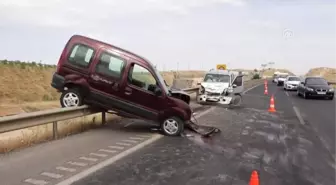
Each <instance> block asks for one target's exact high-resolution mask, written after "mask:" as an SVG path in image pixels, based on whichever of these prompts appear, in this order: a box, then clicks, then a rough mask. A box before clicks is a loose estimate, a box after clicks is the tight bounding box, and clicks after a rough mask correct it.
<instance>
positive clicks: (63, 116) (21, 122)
mask: <svg viewBox="0 0 336 185" xmlns="http://www.w3.org/2000/svg"><path fill="white" fill-rule="evenodd" d="M182 90H183V91H185V92H188V93H194V92H197V90H198V87H196V88H187V89H182ZM96 113H101V114H102V124H105V121H106V113H105V112H101V111H99V110H95V109H92V108H90V107H89V106H87V105H84V106H80V107H67V108H57V109H50V110H43V111H37V112H31V113H23V114H17V115H12V116H5V117H1V118H0V134H1V133H5V132H10V131H14V130H20V129H24V128H29V127H34V126H39V125H44V124H49V123H53V138H54V139H57V138H58V129H57V122H58V121H63V120H67V119H73V118H77V117H82V116H87V115H91V114H96Z"/></svg>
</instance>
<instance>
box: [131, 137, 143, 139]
mask: <svg viewBox="0 0 336 185" xmlns="http://www.w3.org/2000/svg"><path fill="white" fill-rule="evenodd" d="M130 139H133V140H144V139H145V138H141V137H130Z"/></svg>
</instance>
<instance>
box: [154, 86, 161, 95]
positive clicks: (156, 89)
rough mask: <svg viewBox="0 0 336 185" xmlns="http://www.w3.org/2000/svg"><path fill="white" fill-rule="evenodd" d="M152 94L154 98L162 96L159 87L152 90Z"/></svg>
mask: <svg viewBox="0 0 336 185" xmlns="http://www.w3.org/2000/svg"><path fill="white" fill-rule="evenodd" d="M154 94H155V95H156V96H161V95H162V91H161V89H160V88H159V87H157V88H155V90H154Z"/></svg>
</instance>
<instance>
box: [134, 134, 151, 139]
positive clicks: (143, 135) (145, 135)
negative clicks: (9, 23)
mask: <svg viewBox="0 0 336 185" xmlns="http://www.w3.org/2000/svg"><path fill="white" fill-rule="evenodd" d="M135 136H138V137H147V138H148V137H152V136H153V135H149V134H141V135H135Z"/></svg>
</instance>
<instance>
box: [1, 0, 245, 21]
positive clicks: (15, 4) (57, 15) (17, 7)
mask: <svg viewBox="0 0 336 185" xmlns="http://www.w3.org/2000/svg"><path fill="white" fill-rule="evenodd" d="M214 4H227V5H233V6H237V5H238V6H241V5H244V4H245V3H244V1H242V0H183V1H181V0H122V1H119V0H100V1H95V2H93V1H89V0H2V2H1V4H0V22H2V24H5V23H13V22H14V23H16V22H17V23H20V24H22V23H23V24H32V25H39V26H55V27H70V26H79V25H81V24H87V23H88V22H95V21H97V20H101V19H104V18H105V19H107V18H113V17H118V16H129V15H134V14H149V13H153V12H161V13H167V14H176V15H188V13H189V12H190V11H191V10H192V8H195V7H204V6H209V5H214Z"/></svg>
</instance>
